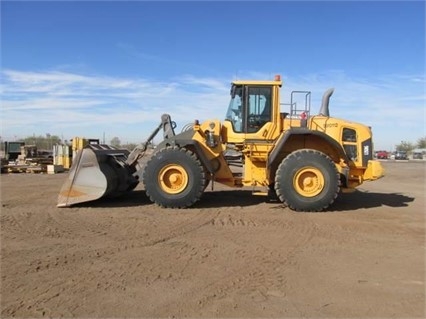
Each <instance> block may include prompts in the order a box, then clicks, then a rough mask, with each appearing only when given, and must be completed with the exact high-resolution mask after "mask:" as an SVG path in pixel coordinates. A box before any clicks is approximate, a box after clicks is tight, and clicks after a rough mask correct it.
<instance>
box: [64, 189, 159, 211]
mask: <svg viewBox="0 0 426 319" xmlns="http://www.w3.org/2000/svg"><path fill="white" fill-rule="evenodd" d="M151 204H152V202H151V201H150V200H149V198H148V196H147V195H146V193H145V191H144V190H134V191H131V192H128V193H126V194H123V195H121V196H118V197H105V198H100V199H97V200H95V201H92V202H85V203H80V204H75V205H73V206H72V207H82V208H83V207H93V208H107V207H109V208H114V207H115V208H120V207H137V206H144V205H151Z"/></svg>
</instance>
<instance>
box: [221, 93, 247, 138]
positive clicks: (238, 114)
mask: <svg viewBox="0 0 426 319" xmlns="http://www.w3.org/2000/svg"><path fill="white" fill-rule="evenodd" d="M233 89H234V90H235V95H234V97H231V101H230V102H229V106H228V111H227V112H226V118H225V119H226V120H229V121H230V122H231V123H232V127H233V128H234V132H237V133H241V132H242V130H243V117H242V104H243V103H242V98H241V97H242V92H243V90H242V87H241V86H239V87H234V88H233Z"/></svg>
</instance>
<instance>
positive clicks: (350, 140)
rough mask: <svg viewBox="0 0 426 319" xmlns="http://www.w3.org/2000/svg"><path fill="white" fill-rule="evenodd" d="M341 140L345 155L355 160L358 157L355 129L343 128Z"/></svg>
mask: <svg viewBox="0 0 426 319" xmlns="http://www.w3.org/2000/svg"><path fill="white" fill-rule="evenodd" d="M342 142H343V147H344V149H345V152H346V155H348V157H349V158H350V159H351V160H353V161H356V160H357V158H358V149H357V144H356V131H355V130H353V129H351V128H346V127H345V128H343V131H342Z"/></svg>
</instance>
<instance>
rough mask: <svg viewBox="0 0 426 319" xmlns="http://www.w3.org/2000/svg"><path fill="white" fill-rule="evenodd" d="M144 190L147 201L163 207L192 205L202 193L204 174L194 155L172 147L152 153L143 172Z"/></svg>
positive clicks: (204, 182)
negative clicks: (149, 200) (148, 199)
mask: <svg viewBox="0 0 426 319" xmlns="http://www.w3.org/2000/svg"><path fill="white" fill-rule="evenodd" d="M143 183H144V186H145V191H146V194H147V195H148V197H149V198H150V199H151V201H153V202H155V203H156V204H158V205H160V206H162V207H167V208H185V207H190V206H192V205H193V204H194V203H195V202H197V201H198V200H199V199H200V198H201V195H202V194H203V191H204V188H205V184H206V177H205V173H204V168H203V166H202V164H201V162H200V161H199V160H198V158H197V156H196V155H195V154H194V153H192V152H191V151H189V150H186V149H183V148H178V147H172V148H165V149H163V150H161V151H159V152H158V153H156V154H154V155H153V156H152V158H151V159H150V160H149V161H148V163H147V164H146V166H145V169H144V172H143Z"/></svg>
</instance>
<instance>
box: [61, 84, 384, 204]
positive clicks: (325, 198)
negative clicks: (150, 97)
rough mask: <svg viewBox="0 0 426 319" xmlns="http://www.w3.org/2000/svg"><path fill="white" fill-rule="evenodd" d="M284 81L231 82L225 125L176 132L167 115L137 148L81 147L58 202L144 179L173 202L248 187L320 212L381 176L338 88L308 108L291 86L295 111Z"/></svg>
mask: <svg viewBox="0 0 426 319" xmlns="http://www.w3.org/2000/svg"><path fill="white" fill-rule="evenodd" d="M281 86H282V81H281V78H280V76H276V77H275V78H274V80H271V81H240V80H239V81H234V82H232V83H231V90H230V95H231V101H230V104H229V107H228V111H227V113H226V117H225V120H224V121H223V122H221V121H219V120H208V121H205V122H203V123H199V122H198V121H197V120H195V122H194V124H193V125H191V126H187V127H186V128H185V129H184V130H183V131H182V132H181V133H179V134H175V131H174V128H175V124H174V122H172V121H171V118H170V116H169V115H167V114H164V115H163V116H162V121H161V124H160V125H159V126H158V127H157V128H156V129H155V130H154V132H153V133H152V134H151V136H150V137H149V138H148V139H147V141H146V142H145V143H143V144H141V145H140V146H138V147H137V148H136V149H135V150H133V151H132V152H131V153H129V152H128V151H123V150H116V149H113V148H112V147H109V146H107V145H100V146H97V147H93V146H89V147H87V148H85V149H83V150H82V151H81V152H80V154H79V155H78V159H77V160H76V161H75V162H74V163H73V165H72V167H71V170H70V173H69V176H68V179H67V181H66V182H65V183H64V185H63V187H62V189H61V192H60V194H59V198H58V206H60V207H64V206H71V205H73V204H77V203H82V202H87V201H91V200H95V199H98V198H101V197H107V196H117V195H120V194H122V193H125V192H127V191H130V190H132V189H134V187H135V186H136V185H137V183H138V182H139V180H138V176H140V175H141V176H142V182H143V184H144V187H145V191H146V194H147V196H148V197H149V198H150V199H151V201H152V202H155V203H156V204H158V205H160V206H162V207H168V208H185V207H190V206H192V205H194V204H195V203H196V202H197V201H198V200H199V199H200V198H201V196H202V194H203V192H204V190H205V189H206V187H207V185H208V184H209V183H211V184H212V185H213V184H214V183H221V184H224V185H227V186H230V187H238V188H240V187H251V188H252V190H253V193H254V194H256V195H265V196H268V195H271V193H275V194H276V196H277V197H278V198H279V199H280V200H281V201H282V202H283V203H284V204H285V205H286V206H288V207H289V208H291V209H293V210H296V211H322V210H324V209H326V208H327V207H329V206H330V205H331V204H332V203H333V202H334V200H335V199H336V197H337V196H338V194H339V192H341V191H350V190H354V189H355V188H356V187H357V186H359V185H361V184H362V183H363V182H364V181H366V180H375V179H378V178H380V177H382V176H383V174H384V171H383V168H382V166H381V164H380V162H378V161H374V160H373V143H372V132H371V128H370V127H368V126H365V125H363V124H359V123H354V122H350V121H346V120H342V119H338V118H333V117H331V116H330V114H329V100H330V96H331V95H332V93H333V89H329V90H327V91H326V92H325V93H324V96H323V99H322V105H321V108H320V111H319V113H318V114H311V110H310V108H311V105H310V104H311V93H310V92H309V91H293V92H292V93H291V99H290V104H289V112H283V111H282V110H281V108H282V107H283V104H281V103H280V88H281ZM161 129H163V131H164V140H163V141H162V142H161V143H160V144H159V145H158V146H157V147H156V149H155V152H154V153H153V154H152V156H151V158H150V159H149V160H148V162H147V163H146V164H145V165H144V166H143V167H142V168H141V167H139V164H138V160H139V159H140V158H141V157H143V156H144V154H145V152H146V149H147V147H148V145H149V143H150V142H151V140H152V139H153V138H154V136H155V135H156V134H157V133H158V132H159V131H160V130H161Z"/></svg>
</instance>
